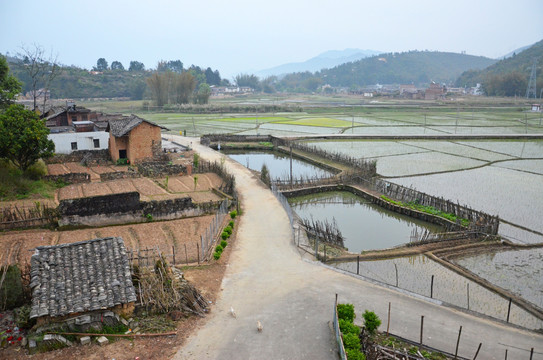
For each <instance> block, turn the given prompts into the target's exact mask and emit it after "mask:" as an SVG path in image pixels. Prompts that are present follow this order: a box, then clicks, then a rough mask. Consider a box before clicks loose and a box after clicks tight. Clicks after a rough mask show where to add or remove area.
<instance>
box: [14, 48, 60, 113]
mask: <svg viewBox="0 0 543 360" xmlns="http://www.w3.org/2000/svg"><path fill="white" fill-rule="evenodd" d="M21 49H22V53H19V54H18V56H19V57H20V58H22V60H23V65H24V69H25V71H26V73H27V74H28V76H29V77H30V87H31V90H30V93H31V95H32V100H33V101H34V110H36V108H37V101H38V98H39V97H41V96H42V95H43V110H44V111H45V105H46V103H47V100H48V99H47V94H48V91H49V87H50V86H51V82H52V81H53V80H54V79H55V78H56V77H57V76H58V75H59V74H60V73H61V72H62V69H61V67H60V65H59V63H58V61H57V58H58V55H53V51H52V50H51V53H50V54H49V55H47V54H46V52H45V50H44V49H43V48H42V47H41V46H40V45H37V44H34V45H33V46H32V47H24V46H23V47H22V48H21Z"/></svg>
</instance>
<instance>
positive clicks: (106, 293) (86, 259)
mask: <svg viewBox="0 0 543 360" xmlns="http://www.w3.org/2000/svg"><path fill="white" fill-rule="evenodd" d="M30 274H31V282H30V288H31V290H32V307H31V311H30V318H31V319H32V318H37V322H38V326H40V325H45V324H48V323H52V322H53V323H57V322H63V321H68V322H72V323H74V321H75V323H77V324H75V323H74V324H72V325H84V324H85V321H87V320H88V322H91V321H92V319H93V318H97V319H99V320H98V321H100V319H102V320H103V319H104V316H106V317H110V316H109V315H108V314H111V318H112V319H114V318H115V319H116V320H119V315H121V314H124V315H130V314H131V313H132V312H133V310H134V304H135V302H136V291H135V288H134V285H133V284H132V274H131V271H130V264H129V260H128V257H127V254H126V248H125V246H124V241H123V239H122V238H120V237H109V238H102V239H93V240H86V241H81V242H76V243H71V244H61V245H53V246H39V247H37V248H36V252H35V253H34V255H32V258H31V270H30ZM85 314H86V315H85ZM89 314H91V315H90V316H89ZM82 315H83V316H84V318H83V319H79V318H81V316H82ZM74 318H76V320H74ZM113 321H115V320H113Z"/></svg>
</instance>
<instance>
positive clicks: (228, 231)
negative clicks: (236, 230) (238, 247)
mask: <svg viewBox="0 0 543 360" xmlns="http://www.w3.org/2000/svg"><path fill="white" fill-rule="evenodd" d="M224 231H226V232H227V233H228V235H232V228H231V227H230V226H227V227H225V228H224Z"/></svg>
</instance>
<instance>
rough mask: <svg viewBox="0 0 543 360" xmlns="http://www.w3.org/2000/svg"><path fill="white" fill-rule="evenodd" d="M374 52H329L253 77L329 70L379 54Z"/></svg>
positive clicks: (358, 50) (266, 70) (257, 73)
mask: <svg viewBox="0 0 543 360" xmlns="http://www.w3.org/2000/svg"><path fill="white" fill-rule="evenodd" d="M379 53H380V52H379V51H375V50H361V49H345V50H329V51H326V52H323V53H322V54H319V55H317V56H315V57H313V58H311V59H309V60H306V61H304V62H295V63H288V64H283V65H279V66H276V67H273V68H270V69H265V70H260V71H257V72H256V73H255V75H257V76H259V77H260V78H265V77H268V76H271V75H277V76H279V75H283V74H289V73H296V72H305V71H310V72H315V71H319V70H322V69H325V68H331V67H334V66H337V65H340V64H344V63H346V62H351V61H357V60H360V59H364V58H367V57H369V56H373V55H377V54H379Z"/></svg>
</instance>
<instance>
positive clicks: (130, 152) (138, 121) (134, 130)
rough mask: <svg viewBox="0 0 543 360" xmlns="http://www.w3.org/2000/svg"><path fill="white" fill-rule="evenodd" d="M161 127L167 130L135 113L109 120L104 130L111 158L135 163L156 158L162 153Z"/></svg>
mask: <svg viewBox="0 0 543 360" xmlns="http://www.w3.org/2000/svg"><path fill="white" fill-rule="evenodd" d="M161 129H163V130H168V129H167V128H165V127H162V126H160V125H157V124H155V123H153V122H151V121H148V120H145V119H142V118H140V117H138V116H136V115H131V116H128V117H123V118H119V119H114V120H110V121H109V122H108V125H107V128H106V131H107V132H109V153H110V155H111V160H113V161H117V160H119V159H127V160H128V162H129V163H130V164H136V163H140V162H143V161H148V160H152V159H156V158H157V157H159V156H160V155H161V153H162V137H161V134H160V131H161Z"/></svg>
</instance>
